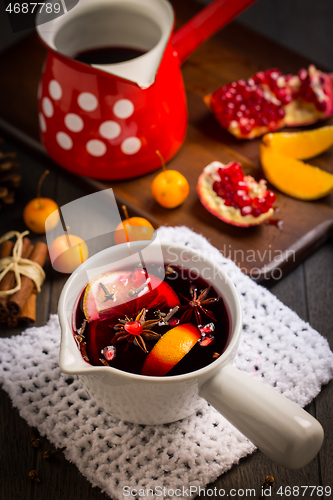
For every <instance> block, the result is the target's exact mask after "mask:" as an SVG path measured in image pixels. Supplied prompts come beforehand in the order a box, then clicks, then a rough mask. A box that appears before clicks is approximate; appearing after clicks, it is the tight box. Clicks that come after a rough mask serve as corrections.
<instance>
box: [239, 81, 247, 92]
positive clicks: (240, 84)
mask: <svg viewBox="0 0 333 500" xmlns="http://www.w3.org/2000/svg"><path fill="white" fill-rule="evenodd" d="M245 86H246V82H245V80H238V82H237V90H243V89H244V88H245Z"/></svg>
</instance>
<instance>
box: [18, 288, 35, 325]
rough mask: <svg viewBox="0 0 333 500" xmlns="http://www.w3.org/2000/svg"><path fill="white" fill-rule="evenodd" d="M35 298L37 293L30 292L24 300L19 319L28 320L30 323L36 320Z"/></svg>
mask: <svg viewBox="0 0 333 500" xmlns="http://www.w3.org/2000/svg"><path fill="white" fill-rule="evenodd" d="M36 299H37V293H36V292H32V294H31V295H30V297H29V298H28V300H27V301H26V303H25V305H24V307H23V309H22V314H21V316H20V320H23V321H30V322H31V323H35V321H36Z"/></svg>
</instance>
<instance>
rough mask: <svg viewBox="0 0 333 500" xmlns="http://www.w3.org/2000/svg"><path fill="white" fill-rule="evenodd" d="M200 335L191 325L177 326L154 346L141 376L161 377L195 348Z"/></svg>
mask: <svg viewBox="0 0 333 500" xmlns="http://www.w3.org/2000/svg"><path fill="white" fill-rule="evenodd" d="M200 338H201V334H200V332H199V330H198V328H197V327H196V326H194V325H192V324H191V323H184V325H178V326H176V327H175V328H172V330H169V331H168V332H167V333H165V334H164V335H163V336H162V337H161V338H160V340H159V341H158V342H157V343H156V344H155V345H154V347H153V348H152V350H151V351H150V353H149V354H148V356H147V357H146V360H145V362H144V364H143V367H142V371H141V375H151V376H157V377H163V375H166V374H167V373H168V372H169V371H170V370H171V368H173V367H174V366H175V365H176V364H177V363H178V362H179V361H180V360H181V359H183V357H184V356H185V355H186V354H187V353H188V352H189V351H190V350H191V349H192V347H194V346H195V344H196V343H197V342H198V340H199V339H200Z"/></svg>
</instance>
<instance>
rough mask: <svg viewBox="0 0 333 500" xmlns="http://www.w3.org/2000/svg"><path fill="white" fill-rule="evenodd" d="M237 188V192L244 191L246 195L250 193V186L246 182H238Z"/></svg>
mask: <svg viewBox="0 0 333 500" xmlns="http://www.w3.org/2000/svg"><path fill="white" fill-rule="evenodd" d="M236 187H237V190H239V189H242V190H243V191H245V193H248V191H249V186H248V185H247V184H246V182H244V181H238V182H237V186H236Z"/></svg>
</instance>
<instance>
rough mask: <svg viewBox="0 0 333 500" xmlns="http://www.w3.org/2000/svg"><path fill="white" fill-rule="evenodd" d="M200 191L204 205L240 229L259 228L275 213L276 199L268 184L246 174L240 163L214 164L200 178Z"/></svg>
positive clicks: (216, 162)
mask: <svg viewBox="0 0 333 500" xmlns="http://www.w3.org/2000/svg"><path fill="white" fill-rule="evenodd" d="M197 192H198V195H199V198H200V201H201V203H202V204H203V206H204V207H205V208H206V209H207V210H208V211H209V212H211V213H212V214H213V215H215V216H216V217H218V218H219V219H221V220H223V221H224V222H227V223H228V224H232V225H234V226H239V227H248V226H257V225H259V224H262V223H263V222H264V221H265V220H267V219H269V218H270V217H271V216H272V215H273V213H274V209H273V204H274V202H275V200H276V196H275V194H274V193H273V192H272V191H269V190H268V189H267V187H266V181H265V180H263V179H261V180H260V181H259V182H256V181H255V180H254V178H253V177H251V175H244V173H243V172H242V167H241V165H240V163H236V162H231V163H228V165H224V164H223V163H220V162H219V161H213V162H212V163H210V164H209V165H207V167H206V168H205V169H204V170H203V172H202V174H201V175H200V177H199V179H198V184H197Z"/></svg>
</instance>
